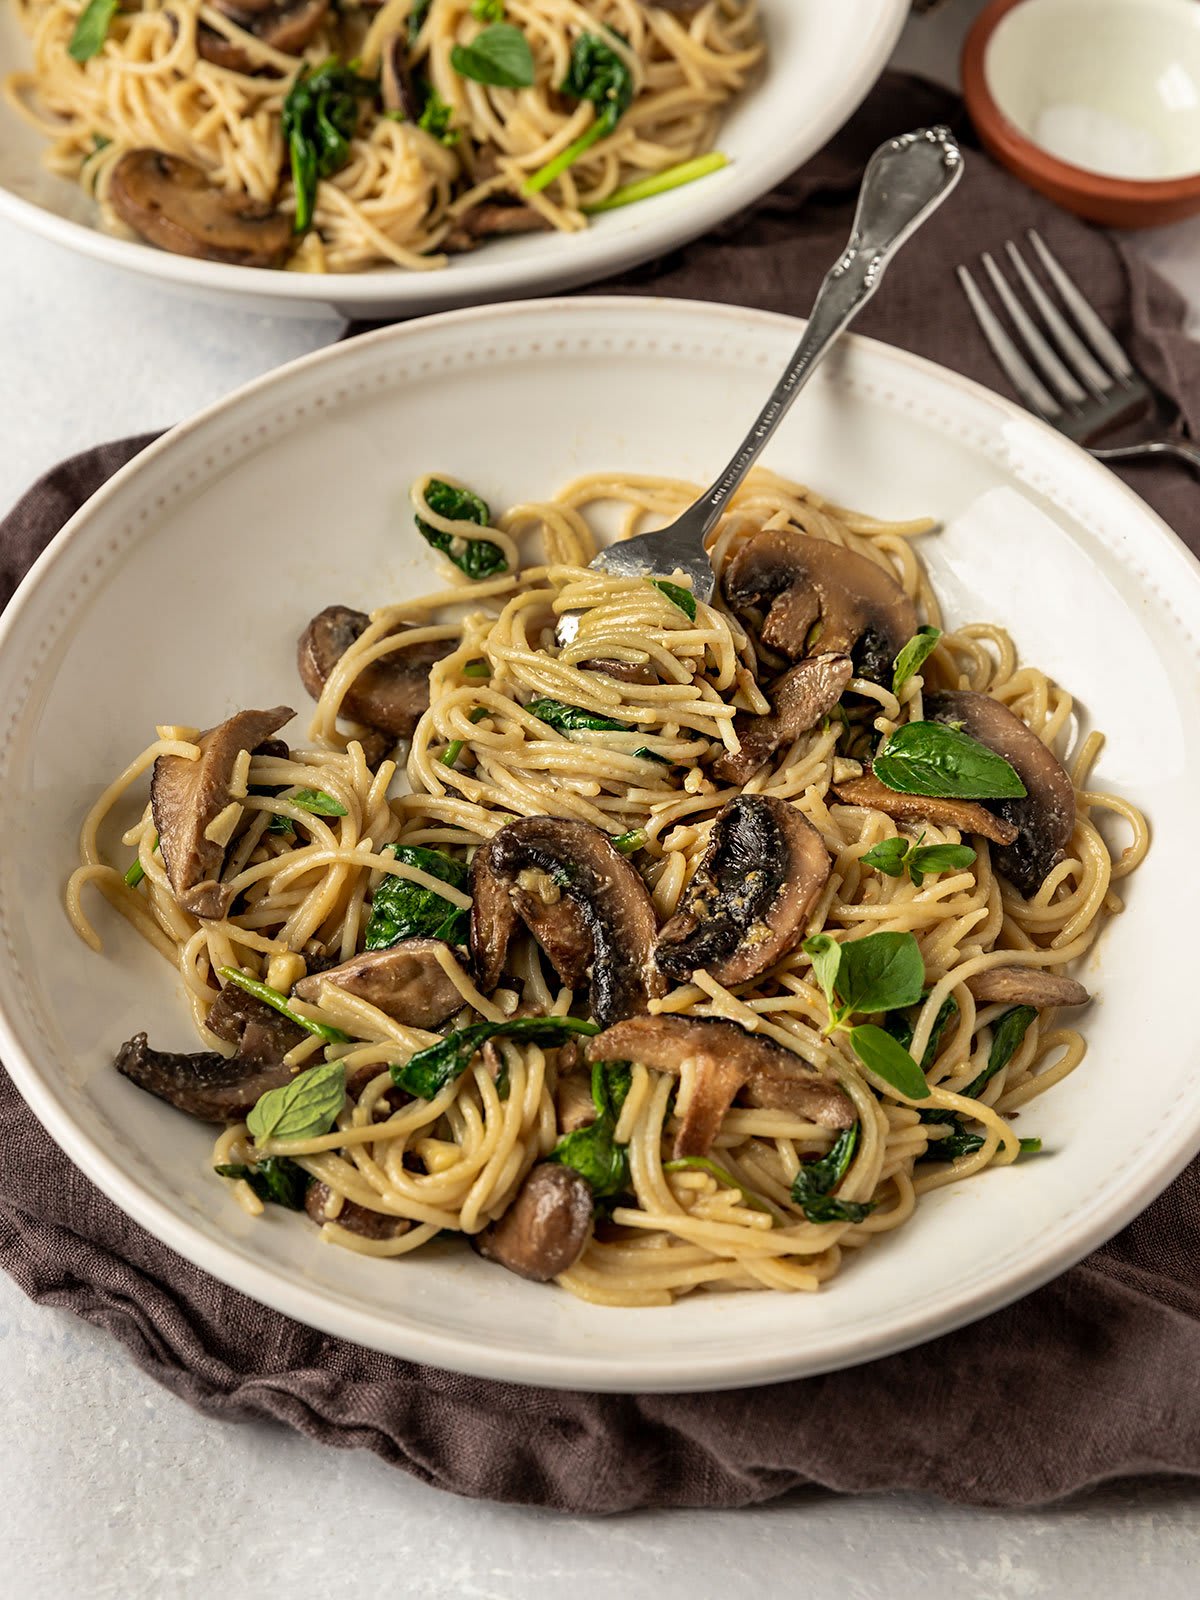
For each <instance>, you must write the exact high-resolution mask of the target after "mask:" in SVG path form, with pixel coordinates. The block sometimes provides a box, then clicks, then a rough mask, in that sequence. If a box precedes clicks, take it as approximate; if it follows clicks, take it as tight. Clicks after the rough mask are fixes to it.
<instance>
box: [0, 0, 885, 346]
mask: <svg viewBox="0 0 1200 1600" xmlns="http://www.w3.org/2000/svg"><path fill="white" fill-rule="evenodd" d="M907 10H908V6H907V4H906V0H839V4H838V5H836V6H832V7H831V6H828V5H826V4H824V3H823V0H654V3H653V4H651V3H647V0H382V3H381V0H4V5H3V6H2V7H0V214H7V215H10V216H12V217H13V218H14V219H15V220H17V221H18V222H21V223H23V224H25V225H27V226H29V227H32V228H34V229H36V230H38V231H39V232H41V233H44V234H46V235H47V236H48V237H50V238H52V239H55V240H58V241H59V242H61V243H63V244H67V245H69V246H71V247H73V248H76V249H80V250H83V251H85V252H87V253H89V254H91V255H93V256H95V257H97V258H98V259H101V260H105V261H109V262H113V263H115V264H118V265H122V266H125V267H128V268H130V269H132V270H135V271H139V272H145V273H147V274H150V275H153V276H157V277H160V278H162V279H164V280H167V281H169V282H173V283H176V284H180V285H185V286H187V287H189V288H190V289H191V290H193V291H195V292H202V293H208V294H217V295H220V294H236V295H240V296H249V297H251V298H254V299H257V300H259V301H262V302H274V303H276V304H278V303H280V302H284V303H299V304H305V303H310V304H311V303H313V302H317V303H327V304H332V305H334V306H336V307H337V308H338V309H339V310H341V311H344V312H345V313H346V314H348V315H360V316H362V315H377V316H385V315H388V314H393V313H396V312H399V311H408V312H412V311H417V310H424V311H431V310H438V309H441V308H443V307H447V306H454V305H465V304H473V303H477V302H480V301H483V300H496V299H502V298H513V297H516V296H518V295H520V294H523V293H532V292H545V291H547V290H549V289H554V288H563V287H567V286H570V285H573V284H578V283H584V282H587V281H589V280H592V279H597V278H601V277H605V276H607V275H608V274H610V273H613V272H616V271H620V270H621V269H623V268H625V267H629V266H631V265H634V264H635V263H637V262H641V261H645V260H648V259H650V258H651V257H653V256H656V255H659V254H661V253H662V252H663V251H665V250H669V249H671V248H673V247H675V246H677V245H679V244H680V243H682V242H684V241H685V240H687V239H690V238H694V237H696V236H697V235H699V234H701V233H703V232H705V231H706V230H707V229H709V228H711V227H713V226H714V225H716V224H717V223H718V222H720V221H722V220H724V219H725V218H726V217H728V216H730V215H732V214H733V213H734V212H736V211H738V210H739V209H741V208H742V207H743V206H745V205H747V204H749V203H750V202H751V201H753V200H755V199H757V198H758V196H759V195H761V194H763V193H765V192H766V191H767V190H768V189H770V188H772V187H773V186H774V185H775V184H777V183H778V182H779V181H780V180H781V179H782V178H784V177H786V175H787V174H788V173H789V172H791V171H793V170H794V169H795V168H796V167H798V166H799V165H800V164H801V163H802V162H804V161H805V160H807V159H808V157H809V156H811V155H812V154H813V153H814V152H815V151H816V150H818V149H819V148H820V147H821V145H822V144H824V142H825V141H826V140H827V139H828V138H829V137H830V136H831V135H832V134H833V133H834V132H836V130H837V129H838V128H839V127H840V126H841V125H842V123H843V122H844V121H845V120H846V119H847V117H849V116H850V114H851V113H852V112H853V111H854V110H855V108H856V107H857V106H858V105H859V103H860V102H861V101H862V99H863V98H864V96H865V95H866V93H867V92H868V90H869V89H870V87H871V85H872V84H873V83H874V81H875V79H876V78H877V77H878V75H879V73H880V71H881V70H882V68H883V65H884V63H885V61H886V60H887V57H888V53H889V51H890V50H891V47H892V45H893V44H894V43H895V39H896V36H897V34H898V33H899V30H900V28H901V26H902V24H903V21H904V17H905V15H906V13H907Z"/></svg>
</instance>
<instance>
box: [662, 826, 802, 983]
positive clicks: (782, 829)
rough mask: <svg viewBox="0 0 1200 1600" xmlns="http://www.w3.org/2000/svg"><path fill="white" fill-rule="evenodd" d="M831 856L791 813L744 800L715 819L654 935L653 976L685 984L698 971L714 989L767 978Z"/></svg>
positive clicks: (793, 937) (794, 938) (794, 936)
mask: <svg viewBox="0 0 1200 1600" xmlns="http://www.w3.org/2000/svg"><path fill="white" fill-rule="evenodd" d="M828 877H829V852H828V851H827V850H826V848H825V845H824V843H823V841H822V839H821V835H820V834H819V833H818V832H817V830H816V829H815V828H814V827H812V826H811V824H809V823H808V822H806V821H805V819H804V817H803V816H802V815H801V813H800V812H799V811H797V809H796V807H795V806H793V805H789V804H788V802H787V801H786V800H776V799H774V798H773V797H771V796H769V795H762V794H744V795H739V796H738V798H737V799H736V800H731V801H730V802H729V804H728V805H727V806H724V807H723V808H722V809H721V810H720V811H719V812H718V813H717V820H716V822H715V823H714V825H713V831H712V837H711V840H710V842H709V846H708V850H707V852H706V853H705V856H704V859H703V860H702V861H701V863H700V865H699V867H698V868H697V870H696V873H695V875H694V877H693V878H692V880H691V882H690V883H689V884H688V886H687V888H686V889H685V890H684V892H683V897H682V900H681V902H680V909H679V910H678V911H677V912H676V913H675V915H674V916H673V917H672V918H671V920H670V921H669V922H668V923H667V925H666V927H665V928H664V929H663V931H662V933H661V934H660V935H659V940H658V948H657V950H656V951H655V958H656V960H657V962H658V966H659V970H660V971H661V972H664V973H666V975H667V977H668V978H670V979H671V980H672V981H673V982H675V983H686V982H687V981H688V979H689V978H690V977H691V975H692V973H693V972H695V971H696V970H697V969H698V968H700V967H703V968H704V970H705V971H706V972H708V974H709V975H710V976H711V977H713V978H715V979H716V980H717V982H718V983H724V984H730V983H745V982H747V981H748V980H749V979H750V978H756V977H757V976H758V975H759V973H761V972H765V971H766V970H767V968H768V967H770V966H773V965H774V963H775V962H776V961H778V960H779V959H780V958H781V957H782V956H784V955H786V954H787V952H788V951H789V950H790V949H792V947H793V946H794V945H796V944H798V943H799V942H800V940H801V938H802V937H803V934H804V926H805V923H806V922H807V920H808V917H809V915H810V914H811V912H812V909H813V907H814V905H816V903H817V899H818V897H819V896H820V893H821V890H822V889H823V888H824V886H825V880H826V879H827V878H828Z"/></svg>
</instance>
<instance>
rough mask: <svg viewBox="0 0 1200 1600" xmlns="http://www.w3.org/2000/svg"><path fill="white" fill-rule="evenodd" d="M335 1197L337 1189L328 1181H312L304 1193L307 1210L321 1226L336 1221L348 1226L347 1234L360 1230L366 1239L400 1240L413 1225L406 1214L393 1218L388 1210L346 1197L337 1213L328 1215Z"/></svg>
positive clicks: (358, 1232) (335, 1222)
mask: <svg viewBox="0 0 1200 1600" xmlns="http://www.w3.org/2000/svg"><path fill="white" fill-rule="evenodd" d="M332 1199H333V1190H332V1189H331V1188H330V1187H329V1185H328V1184H326V1183H320V1182H315V1183H310V1184H309V1186H308V1192H307V1193H306V1194H305V1196H304V1209H305V1211H307V1212H308V1214H309V1216H310V1217H311V1218H312V1219H313V1221H314V1222H315V1223H317V1224H318V1226H321V1225H323V1224H324V1223H326V1222H332V1223H334V1225H335V1226H336V1227H339V1228H345V1230H346V1232H347V1233H356V1234H358V1236H359V1237H360V1238H362V1239H399V1238H400V1236H401V1235H402V1234H405V1233H407V1232H408V1230H409V1229H410V1228H411V1227H412V1223H411V1222H409V1221H408V1219H407V1218H406V1217H393V1216H390V1215H389V1214H388V1213H387V1212H386V1211H372V1210H371V1208H370V1206H360V1205H359V1204H358V1202H357V1201H355V1200H345V1199H343V1201H342V1204H341V1209H340V1210H339V1211H338V1212H337V1214H336V1215H335V1216H327V1215H326V1211H327V1208H328V1206H329V1203H330V1201H331V1200H332Z"/></svg>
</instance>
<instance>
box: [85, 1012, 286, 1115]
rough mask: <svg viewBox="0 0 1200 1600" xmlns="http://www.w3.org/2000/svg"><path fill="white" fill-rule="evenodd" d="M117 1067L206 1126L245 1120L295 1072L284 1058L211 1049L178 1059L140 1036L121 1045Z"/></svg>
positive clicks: (140, 1084)
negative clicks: (249, 1057)
mask: <svg viewBox="0 0 1200 1600" xmlns="http://www.w3.org/2000/svg"><path fill="white" fill-rule="evenodd" d="M113 1065H114V1066H115V1067H116V1069H117V1071H118V1072H119V1073H121V1074H122V1076H124V1077H126V1078H128V1079H129V1080H130V1082H132V1083H136V1084H137V1086H138V1088H139V1089H145V1090H146V1092H147V1093H148V1094H153V1095H157V1096H158V1098H159V1099H160V1100H166V1101H167V1102H168V1104H169V1105H173V1106H174V1107H175V1108H176V1109H177V1110H178V1111H185V1112H186V1113H187V1114H188V1116H189V1117H198V1118H199V1120H200V1121H201V1122H240V1121H241V1120H242V1118H243V1117H245V1116H246V1115H247V1113H248V1112H249V1111H250V1109H251V1107H252V1106H253V1105H254V1103H255V1101H256V1100H258V1098H259V1097H260V1096H261V1095H264V1094H266V1092H267V1090H268V1089H278V1088H280V1087H281V1086H282V1085H283V1084H285V1083H288V1082H290V1081H291V1078H292V1070H291V1068H290V1067H285V1066H284V1065H283V1062H282V1060H276V1061H268V1062H263V1061H255V1060H247V1059H245V1058H244V1057H243V1056H240V1055H235V1056H219V1055H216V1054H215V1053H210V1052H208V1051H203V1052H200V1053H198V1054H194V1055H177V1054H175V1053H174V1052H173V1051H168V1050H152V1049H151V1048H150V1044H149V1041H148V1040H147V1038H146V1035H145V1034H144V1033H137V1034H134V1036H133V1038H132V1039H129V1040H127V1041H126V1043H125V1044H123V1045H122V1046H121V1048H120V1049H119V1050H118V1051H117V1055H116V1059H115V1061H114V1063H113Z"/></svg>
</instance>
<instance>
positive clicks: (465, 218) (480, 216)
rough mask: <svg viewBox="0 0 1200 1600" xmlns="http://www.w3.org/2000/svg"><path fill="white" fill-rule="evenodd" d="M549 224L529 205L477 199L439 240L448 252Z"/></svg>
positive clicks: (535, 230)
mask: <svg viewBox="0 0 1200 1600" xmlns="http://www.w3.org/2000/svg"><path fill="white" fill-rule="evenodd" d="M552 227H553V224H552V223H550V222H547V220H546V218H545V217H544V216H542V214H541V212H540V211H535V210H534V208H533V207H532V206H523V205H513V204H512V203H511V202H509V203H505V202H504V201H502V200H481V201H480V202H479V204H478V205H475V206H472V207H471V209H470V210H469V211H464V212H463V214H462V216H461V217H459V218H458V219H457V221H456V222H455V224H454V227H453V228H451V230H450V232H449V233H448V234H447V235H446V237H445V239H444V240H443V241H442V249H443V250H446V251H448V252H449V253H450V254H451V255H461V254H462V253H463V252H465V251H467V250H474V249H475V247H476V245H478V244H481V243H482V242H483V240H484V239H498V238H501V237H503V236H506V235H511V234H519V233H548V232H549V231H550V229H551V228H552Z"/></svg>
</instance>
